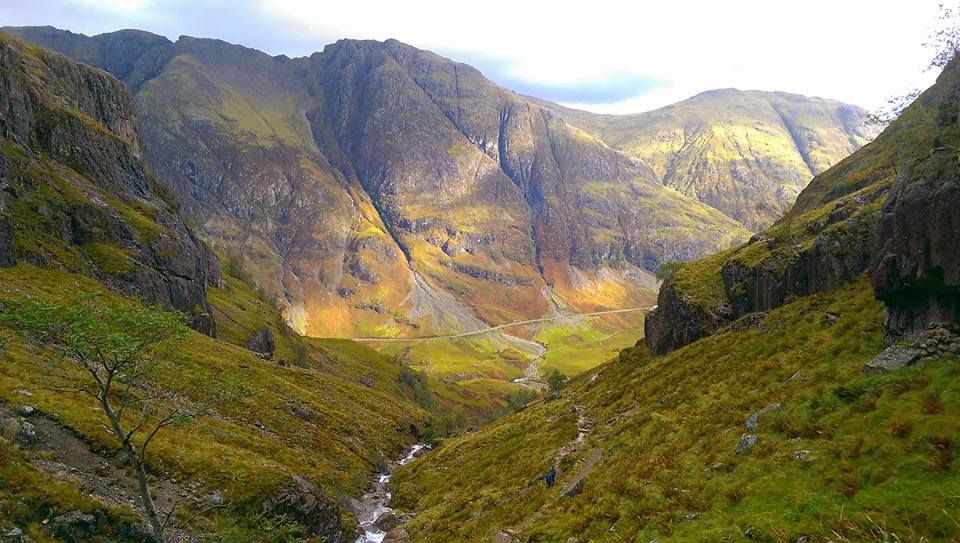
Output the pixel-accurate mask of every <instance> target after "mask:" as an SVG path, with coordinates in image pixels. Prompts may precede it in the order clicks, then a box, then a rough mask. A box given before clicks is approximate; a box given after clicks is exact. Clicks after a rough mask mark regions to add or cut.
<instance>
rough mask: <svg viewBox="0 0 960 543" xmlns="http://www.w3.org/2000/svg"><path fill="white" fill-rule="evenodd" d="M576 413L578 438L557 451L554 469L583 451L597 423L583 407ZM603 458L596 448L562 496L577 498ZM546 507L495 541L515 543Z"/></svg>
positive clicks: (539, 517)
mask: <svg viewBox="0 0 960 543" xmlns="http://www.w3.org/2000/svg"><path fill="white" fill-rule="evenodd" d="M573 409H574V411H576V413H577V437H576V438H574V439H572V440H570V441H569V442H567V444H566V445H564V446H563V447H560V450H558V451H557V454H556V455H555V456H554V459H553V464H554V467H559V466H560V461H561V460H563V459H564V458H565V457H567V456H568V455H571V454H574V453H576V452H579V451H580V450H581V449H583V446H584V445H585V444H586V439H587V435H589V434H590V432H591V431H593V428H594V426H595V425H596V423H595V422H594V421H592V420H590V419H588V418H587V417H586V415H585V414H584V408H583V406H582V405H575V406H573ZM602 457H603V451H602V450H601V449H599V448H595V449H593V450H592V451H590V456H588V457H587V459H586V460H585V461H583V463H582V464H581V465H580V469H579V470H578V471H577V474H576V475H574V476H573V478H572V479H570V480H568V481H566V483H565V484H564V486H563V490H562V491H561V493H560V495H561V496H571V497H572V496H575V495H576V493H577V490H576V489H577V486H578V485H579V484H580V483H581V482H582V481H583V480H584V479H586V478H587V476H588V475H590V472H591V471H593V467H594V466H595V465H596V464H597V462H599V461H600V459H601V458H602ZM560 477H563V474H562V473H561V474H560ZM546 505H547V504H545V505H544V507H541V508H540V509H539V510H537V511H536V512H535V513H533V514H532V515H530V516H528V517H526V518H525V519H523V520H522V521H521V522H520V523H518V524H515V525H514V526H512V527H510V528H505V529H502V530H499V531H497V533H496V534H495V536H494V541H495V542H496V543H513V542H514V541H516V540H517V537H518V535H519V534H521V533H523V531H524V530H526V529H527V528H529V527H530V526H531V525H533V523H534V522H536V521H538V520H540V519H541V518H542V517H543V515H544V509H545V507H546Z"/></svg>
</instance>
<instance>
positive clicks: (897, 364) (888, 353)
mask: <svg viewBox="0 0 960 543" xmlns="http://www.w3.org/2000/svg"><path fill="white" fill-rule="evenodd" d="M922 355H923V351H921V350H919V349H914V348H913V347H903V346H900V345H894V346H893V347H887V349H886V350H884V351H883V352H882V353H880V354H878V355H877V356H876V357H874V359H873V360H871V361H869V362H867V363H866V364H865V365H864V366H863V371H864V373H867V374H869V375H877V374H881V373H890V372H893V371H897V370H899V369H901V368H903V367H905V366H907V365H909V364H910V363H912V362H914V361H916V360H917V359H919V358H920V357H921V356H922Z"/></svg>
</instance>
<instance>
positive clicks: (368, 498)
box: [355, 443, 427, 543]
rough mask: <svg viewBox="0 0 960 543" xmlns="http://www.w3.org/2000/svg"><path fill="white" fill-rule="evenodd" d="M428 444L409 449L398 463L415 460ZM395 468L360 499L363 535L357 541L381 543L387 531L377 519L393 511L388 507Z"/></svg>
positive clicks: (378, 480) (377, 481) (380, 476)
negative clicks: (378, 526) (378, 525)
mask: <svg viewBox="0 0 960 543" xmlns="http://www.w3.org/2000/svg"><path fill="white" fill-rule="evenodd" d="M426 448H427V446H426V445H424V444H422V443H418V444H416V445H414V446H413V447H411V448H410V450H409V451H407V455H406V456H404V457H403V458H401V459H400V461H399V462H397V464H398V465H399V466H404V465H407V464H409V463H410V462H412V461H413V459H414V458H416V457H417V454H419V453H420V451H422V450H424V449H426ZM393 469H394V468H392V467H391V468H389V471H388V472H387V473H381V474H380V475H378V476H377V480H376V482H375V483H374V485H373V489H372V490H371V491H370V492H367V493H366V494H364V495H363V498H361V499H360V508H359V509H360V512H359V513H358V514H357V520H359V521H360V529H361V530H363V535H361V536H360V537H358V538H357V540H356V542H355V543H381V542H382V541H383V538H384V537H386V535H387V534H386V533H385V532H384V531H382V530H380V529H379V528H377V526H376V523H377V520H379V519H380V517H382V516H383V515H385V514H387V513H389V512H391V511H393V509H391V508H390V507H388V505H389V503H390V476H391V475H392V474H393Z"/></svg>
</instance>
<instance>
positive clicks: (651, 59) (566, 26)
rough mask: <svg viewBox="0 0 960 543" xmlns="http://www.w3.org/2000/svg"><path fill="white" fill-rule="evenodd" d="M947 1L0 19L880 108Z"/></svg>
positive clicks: (514, 5)
mask: <svg viewBox="0 0 960 543" xmlns="http://www.w3.org/2000/svg"><path fill="white" fill-rule="evenodd" d="M939 1H940V0H911V2H909V3H906V2H900V1H894V0H843V1H837V0H805V1H804V2H787V1H785V0H781V1H774V0H730V1H727V2H716V1H713V0H671V1H665V0H663V1H643V2H622V1H615V0H592V1H591V2H587V3H578V4H563V3H556V2H545V1H538V0H525V1H517V0H487V1H486V2H482V3H479V4H477V3H472V4H471V3H467V4H463V3H460V4H454V3H451V2H449V1H448V0H407V1H396V0H367V1H363V2H359V1H352V2H333V1H322V2H318V1H316V0H207V1H200V0H0V24H10V25H36V24H51V25H54V26H57V27H60V28H67V29H70V30H73V31H78V32H83V33H86V34H96V33H99V32H106V31H112V30H116V29H119V28H142V29H144V30H148V31H152V32H156V33H159V34H163V35H165V36H167V37H169V38H171V39H176V38H177V37H178V36H179V35H181V34H189V35H194V36H202V37H214V38H220V39H223V40H226V41H230V42H233V43H240V44H243V45H247V46H250V47H254V48H257V49H260V50H263V51H266V52H268V53H270V54H281V53H283V54H287V55H289V56H301V55H306V54H309V53H310V52H313V51H317V50H321V49H322V48H323V46H324V45H325V44H327V43H330V42H332V41H335V40H336V39H339V38H370V39H379V40H384V39H387V38H396V39H399V40H401V41H403V42H406V43H409V44H411V45H414V46H417V47H421V48H425V49H431V50H434V51H436V52H438V53H440V54H444V55H446V56H449V57H451V58H454V59H456V60H460V61H466V62H470V63H471V64H475V65H476V66H477V67H478V68H479V69H481V70H482V71H484V73H486V74H487V75H488V76H489V77H491V79H493V80H494V81H496V82H498V83H501V84H503V85H505V86H507V87H509V88H512V89H514V90H516V91H518V92H521V93H525V94H533V95H537V96H540V97H543V98H546V99H550V100H554V101H560V102H563V103H566V104H578V105H581V106H584V107H587V108H589V109H593V110H596V111H612V110H615V111H618V112H622V111H630V110H631V108H643V109H649V108H650V107H656V106H661V105H665V104H666V103H669V102H670V101H675V100H678V99H682V98H685V97H687V96H690V95H692V94H696V93H697V92H701V91H704V90H708V89H712V88H720V87H737V88H756V89H764V90H784V91H790V92H796V93H800V94H808V95H818V96H824V97H829V98H836V99H840V100H844V101H848V102H853V103H857V104H860V105H864V106H866V107H875V106H877V105H879V104H881V103H882V102H883V101H884V99H885V98H886V97H887V96H890V95H892V94H896V93H900V92H902V91H903V90H904V89H906V88H909V87H917V86H923V85H925V84H927V83H929V81H930V80H931V77H932V76H931V74H924V73H923V68H924V67H925V65H926V61H927V60H928V58H929V56H930V51H927V50H925V49H924V48H923V47H922V46H921V44H922V43H923V42H924V41H925V40H926V38H927V36H928V35H929V30H930V26H931V23H932V21H933V19H934V18H935V15H936V9H937V4H938V3H939ZM633 110H637V109H633Z"/></svg>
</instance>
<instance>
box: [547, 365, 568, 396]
mask: <svg viewBox="0 0 960 543" xmlns="http://www.w3.org/2000/svg"><path fill="white" fill-rule="evenodd" d="M547 384H549V385H550V392H552V393H553V394H559V393H560V391H561V390H563V387H565V386H567V376H566V375H564V374H562V373H560V371H559V370H556V369H555V370H552V371H551V372H550V373H548V374H547Z"/></svg>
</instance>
